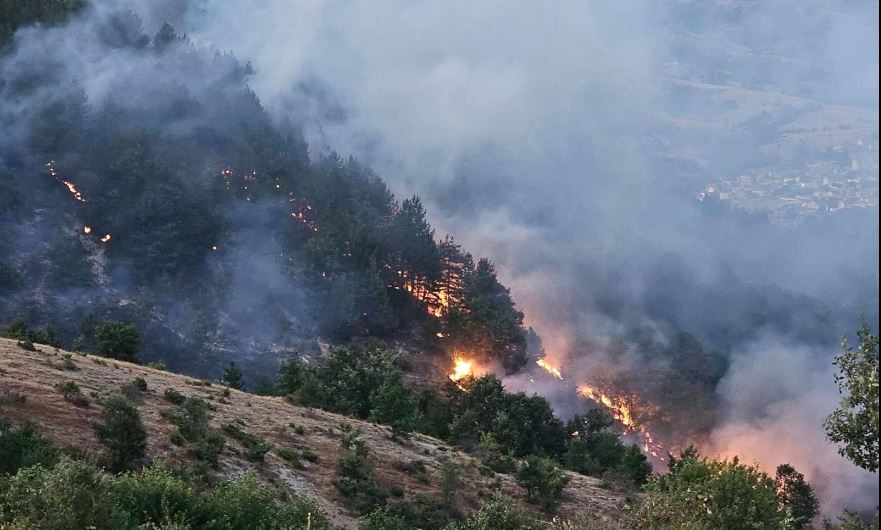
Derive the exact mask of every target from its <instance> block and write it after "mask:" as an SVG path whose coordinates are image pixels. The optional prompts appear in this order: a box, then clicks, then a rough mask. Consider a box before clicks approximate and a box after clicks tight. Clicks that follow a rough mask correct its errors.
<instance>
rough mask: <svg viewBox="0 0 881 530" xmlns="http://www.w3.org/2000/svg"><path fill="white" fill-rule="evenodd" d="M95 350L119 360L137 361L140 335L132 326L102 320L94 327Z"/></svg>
mask: <svg viewBox="0 0 881 530" xmlns="http://www.w3.org/2000/svg"><path fill="white" fill-rule="evenodd" d="M95 343H96V346H97V348H96V351H97V353H98V354H99V355H102V356H104V357H110V358H112V359H118V360H120V361H128V362H137V361H138V350H139V349H140V347H141V337H140V335H138V331H137V330H136V329H135V327H134V326H132V325H130V324H122V323H119V322H104V323H103V324H100V325H98V326H97V327H96V328H95Z"/></svg>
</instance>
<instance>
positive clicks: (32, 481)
mask: <svg viewBox="0 0 881 530" xmlns="http://www.w3.org/2000/svg"><path fill="white" fill-rule="evenodd" d="M106 488H107V477H106V476H105V475H104V474H102V473H101V472H100V471H99V470H98V469H96V468H95V467H94V466H93V465H91V464H88V463H85V462H78V461H74V460H69V459H63V460H62V461H61V462H59V463H58V464H56V465H55V466H54V467H51V468H46V467H42V466H34V467H28V468H22V469H20V470H19V471H18V473H16V474H15V475H13V476H11V477H9V478H7V479H5V480H3V483H2V488H0V490H2V501H3V502H2V505H3V510H2V511H0V522H2V523H5V524H0V526H5V527H7V528H22V529H24V528H39V529H40V530H69V529H71V528H94V529H96V530H113V529H116V528H119V524H118V520H117V516H116V513H115V510H114V507H113V504H112V503H110V502H107V489H106ZM6 525H8V526H6Z"/></svg>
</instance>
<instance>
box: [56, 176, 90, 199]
mask: <svg viewBox="0 0 881 530" xmlns="http://www.w3.org/2000/svg"><path fill="white" fill-rule="evenodd" d="M61 182H62V183H63V184H64V185H65V186H67V191H69V192H70V194H71V195H73V198H74V199H76V200H78V201H80V202H86V198H85V197H83V194H82V193H80V191H79V190H78V189H76V184H74V183H73V182H69V181H67V180H62V181H61Z"/></svg>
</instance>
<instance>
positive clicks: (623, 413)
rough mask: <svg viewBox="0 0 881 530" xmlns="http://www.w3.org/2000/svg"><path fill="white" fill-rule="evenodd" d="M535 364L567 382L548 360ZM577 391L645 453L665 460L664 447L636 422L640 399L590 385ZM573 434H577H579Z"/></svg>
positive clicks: (585, 385) (583, 385) (582, 386)
mask: <svg viewBox="0 0 881 530" xmlns="http://www.w3.org/2000/svg"><path fill="white" fill-rule="evenodd" d="M535 364H537V365H538V366H539V367H541V368H542V369H543V370H545V371H546V372H547V373H549V374H551V375H552V376H554V377H556V378H557V379H559V380H561V381H565V379H564V378H563V372H562V371H561V370H560V369H559V368H558V367H556V366H554V365H553V364H551V362H549V361H548V359H547V358H542V359H538V360H537V361H535ZM576 390H577V392H578V394H579V395H580V396H582V397H584V398H587V399H590V400H591V401H595V402H596V403H599V404H600V405H602V406H603V407H605V408H606V409H608V410H609V412H611V414H612V417H613V418H614V419H615V420H617V421H619V422H620V423H621V425H623V426H624V434H625V435H626V434H636V435H637V437H638V439H639V440H640V442H641V445H642V449H643V451H645V452H646V453H648V454H650V455H652V456H654V457H655V458H658V459H660V460H663V456H662V455H663V454H664V450H663V447H662V446H661V445H660V444H659V443H657V442H655V440H654V437H653V436H652V433H651V432H650V431H649V430H648V428H647V427H646V426H645V425H641V424H639V423H638V422H637V421H636V418H635V414H634V412H635V410H636V408H635V407H636V406H637V404H638V403H639V399H638V398H637V397H636V396H624V395H618V394H615V393H614V392H612V391H608V390H607V391H602V390H600V389H599V388H598V387H595V386H592V385H588V384H581V385H578V386H577V387H576ZM573 434H577V432H576V433H573Z"/></svg>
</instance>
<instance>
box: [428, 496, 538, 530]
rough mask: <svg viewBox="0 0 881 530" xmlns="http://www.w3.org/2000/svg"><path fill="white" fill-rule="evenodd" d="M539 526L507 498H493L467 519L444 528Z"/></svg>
mask: <svg viewBox="0 0 881 530" xmlns="http://www.w3.org/2000/svg"><path fill="white" fill-rule="evenodd" d="M529 528H540V527H539V524H538V522H537V521H535V520H534V519H533V518H532V517H530V516H529V515H527V514H526V513H524V512H523V511H521V510H520V509H518V508H517V507H516V506H515V505H514V503H512V502H511V501H510V500H508V499H501V498H499V499H494V500H491V501H489V502H487V503H486V504H484V505H483V506H481V507H480V509H479V510H476V511H474V512H472V513H471V514H470V515H469V516H468V518H467V519H465V520H464V521H462V522H460V523H453V524H450V525H449V526H447V527H445V528H444V530H525V529H529Z"/></svg>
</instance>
